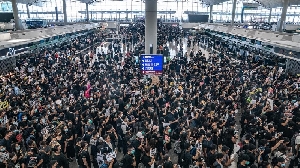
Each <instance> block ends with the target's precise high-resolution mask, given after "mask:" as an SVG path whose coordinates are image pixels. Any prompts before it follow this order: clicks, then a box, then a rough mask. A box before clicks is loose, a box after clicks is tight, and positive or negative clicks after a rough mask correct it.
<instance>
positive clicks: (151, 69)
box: [140, 54, 164, 75]
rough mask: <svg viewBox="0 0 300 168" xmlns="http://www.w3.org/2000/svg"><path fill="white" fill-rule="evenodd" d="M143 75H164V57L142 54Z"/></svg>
mask: <svg viewBox="0 0 300 168" xmlns="http://www.w3.org/2000/svg"><path fill="white" fill-rule="evenodd" d="M140 63H141V69H140V70H141V73H142V74H145V75H147V74H153V75H162V73H163V64H164V56H163V55H160V54H142V55H141V61H140Z"/></svg>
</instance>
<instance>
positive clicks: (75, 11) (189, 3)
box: [0, 0, 300, 22]
mask: <svg viewBox="0 0 300 168" xmlns="http://www.w3.org/2000/svg"><path fill="white" fill-rule="evenodd" d="M247 2H250V3H251V2H254V1H253V0H248V1H247ZM0 4H1V9H0V12H11V11H12V7H11V3H10V2H7V1H4V2H3V1H2V2H0ZM62 4H63V3H62V0H49V1H46V2H41V3H35V4H33V5H28V9H29V11H30V18H31V19H46V20H53V21H55V20H56V9H57V13H58V20H59V21H62V20H63V9H62ZM66 4H67V15H68V21H80V20H85V19H86V12H85V11H86V5H85V4H84V3H82V2H80V1H77V0H66ZM242 8H243V2H242V0H238V3H237V9H236V16H235V21H237V22H239V21H240V20H241V12H242ZM18 9H19V15H20V18H21V19H25V20H26V19H28V14H27V5H26V4H18ZM144 10H145V3H144V2H143V0H123V1H111V0H101V1H99V2H95V3H92V4H90V5H89V15H90V16H89V18H90V19H92V20H103V19H105V20H126V19H128V20H131V19H134V18H136V17H142V16H144ZM157 10H158V11H165V12H158V17H159V18H163V19H165V20H166V21H179V20H181V19H183V20H187V14H186V13H187V12H193V13H199V14H209V6H207V5H206V4H203V3H202V2H200V1H199V0H179V1H176V0H158V8H157ZM231 11H232V1H226V2H223V3H221V4H218V5H214V6H213V20H214V21H215V22H226V21H230V20H231ZM281 11H282V8H273V9H272V17H271V21H272V22H277V21H278V20H279V18H280V17H281ZM269 13H270V12H269V9H266V8H263V7H261V6H260V7H258V9H257V10H245V11H244V21H245V22H247V21H248V22H249V21H268V17H269ZM286 22H300V6H291V7H289V9H288V13H287V19H286Z"/></svg>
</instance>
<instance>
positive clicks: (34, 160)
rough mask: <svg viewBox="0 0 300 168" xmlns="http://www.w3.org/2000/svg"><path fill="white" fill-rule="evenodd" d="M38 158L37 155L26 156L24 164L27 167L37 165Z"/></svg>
mask: <svg viewBox="0 0 300 168" xmlns="http://www.w3.org/2000/svg"><path fill="white" fill-rule="evenodd" d="M40 160H41V158H40V157H39V156H38V155H31V156H27V158H26V165H27V167H28V168H30V167H35V166H37V164H38V163H39V161H40ZM41 166H42V165H41Z"/></svg>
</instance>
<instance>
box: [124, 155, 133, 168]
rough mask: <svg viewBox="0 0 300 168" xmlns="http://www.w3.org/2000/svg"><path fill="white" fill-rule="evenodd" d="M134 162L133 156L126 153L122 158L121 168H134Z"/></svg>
mask: <svg viewBox="0 0 300 168" xmlns="http://www.w3.org/2000/svg"><path fill="white" fill-rule="evenodd" d="M133 162H134V159H133V156H131V155H129V154H126V155H125V156H124V159H123V168H134V167H133V166H132V164H133Z"/></svg>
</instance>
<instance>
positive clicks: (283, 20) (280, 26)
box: [278, 0, 289, 32]
mask: <svg viewBox="0 0 300 168" xmlns="http://www.w3.org/2000/svg"><path fill="white" fill-rule="evenodd" d="M288 7H289V0H284V1H283V8H282V13H281V18H280V22H279V28H278V31H279V32H282V31H283V24H284V22H285V19H286V12H287V9H288Z"/></svg>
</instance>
